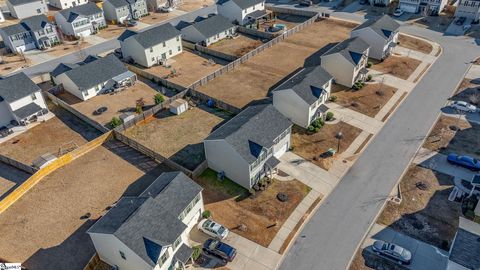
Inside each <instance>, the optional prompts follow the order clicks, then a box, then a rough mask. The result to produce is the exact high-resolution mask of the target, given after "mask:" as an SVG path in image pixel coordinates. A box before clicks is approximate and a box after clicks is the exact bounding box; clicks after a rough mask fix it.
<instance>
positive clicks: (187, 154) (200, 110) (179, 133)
mask: <svg viewBox="0 0 480 270" xmlns="http://www.w3.org/2000/svg"><path fill="white" fill-rule="evenodd" d="M228 119H230V115H228V114H226V113H225V112H221V111H217V110H215V109H211V108H208V107H205V106H203V105H201V106H198V107H190V109H189V110H188V111H186V112H184V113H182V114H180V115H174V114H172V113H170V111H168V110H163V111H161V112H160V113H158V114H156V115H155V116H153V117H151V118H149V119H148V120H147V121H146V122H145V123H143V124H139V125H137V126H134V127H132V128H130V129H128V130H127V131H126V132H125V135H127V136H128V137H130V138H132V139H134V140H136V141H138V142H139V143H141V144H143V145H144V146H146V147H148V148H150V149H152V150H153V151H155V152H157V153H159V154H160V155H162V156H164V157H166V158H169V159H170V160H172V161H174V162H176V163H178V164H180V165H182V166H184V167H185V168H187V169H189V170H194V169H195V168H196V167H197V166H198V165H199V164H200V163H202V162H203V161H204V160H205V153H204V150H203V140H204V139H205V138H206V137H207V136H208V135H209V134H210V133H211V132H212V131H213V130H214V129H215V128H217V127H219V126H220V124H222V123H223V122H224V121H226V120H228Z"/></svg>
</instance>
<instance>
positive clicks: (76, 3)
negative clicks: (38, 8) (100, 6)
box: [49, 0, 88, 9]
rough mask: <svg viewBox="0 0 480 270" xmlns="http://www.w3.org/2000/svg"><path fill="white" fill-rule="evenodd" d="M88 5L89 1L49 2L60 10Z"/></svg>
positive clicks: (64, 0) (53, 0)
mask: <svg viewBox="0 0 480 270" xmlns="http://www.w3.org/2000/svg"><path fill="white" fill-rule="evenodd" d="M86 3H88V0H49V4H50V5H51V6H54V7H56V8H59V9H66V8H71V7H76V6H80V5H85V4H86Z"/></svg>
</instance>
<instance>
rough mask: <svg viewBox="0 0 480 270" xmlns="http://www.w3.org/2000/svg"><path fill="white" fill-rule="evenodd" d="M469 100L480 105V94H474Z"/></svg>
mask: <svg viewBox="0 0 480 270" xmlns="http://www.w3.org/2000/svg"><path fill="white" fill-rule="evenodd" d="M468 100H469V101H470V102H471V103H472V104H475V105H479V103H480V94H479V93H473V94H471V95H470V96H469V97H468Z"/></svg>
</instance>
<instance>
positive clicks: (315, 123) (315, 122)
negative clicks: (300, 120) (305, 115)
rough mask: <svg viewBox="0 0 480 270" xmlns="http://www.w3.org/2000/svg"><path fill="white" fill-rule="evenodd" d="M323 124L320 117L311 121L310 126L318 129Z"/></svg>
mask: <svg viewBox="0 0 480 270" xmlns="http://www.w3.org/2000/svg"><path fill="white" fill-rule="evenodd" d="M324 124H325V123H324V122H323V120H322V119H320V118H319V119H317V120H315V121H313V122H312V126H313V127H314V128H315V129H317V128H318V129H320V128H322V126H323V125H324Z"/></svg>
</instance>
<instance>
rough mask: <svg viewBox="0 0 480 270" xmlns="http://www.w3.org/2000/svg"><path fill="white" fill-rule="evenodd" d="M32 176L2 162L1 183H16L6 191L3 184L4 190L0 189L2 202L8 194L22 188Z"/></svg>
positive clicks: (0, 165)
mask: <svg viewBox="0 0 480 270" xmlns="http://www.w3.org/2000/svg"><path fill="white" fill-rule="evenodd" d="M30 176H31V175H30V174H28V173H26V172H24V171H21V170H19V169H17V168H15V167H12V166H10V165H7V164H5V163H3V162H1V161H0V180H1V181H0V182H3V181H8V182H13V183H14V185H13V186H12V187H10V188H8V189H6V190H3V187H4V185H3V184H2V188H1V189H0V200H2V199H3V198H5V197H6V196H7V195H8V194H10V193H11V192H12V191H14V190H15V189H16V188H17V187H18V186H20V185H21V184H22V183H23V182H25V180H27V179H28V178H29V177H30ZM2 178H3V179H2ZM1 192H3V193H1Z"/></svg>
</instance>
